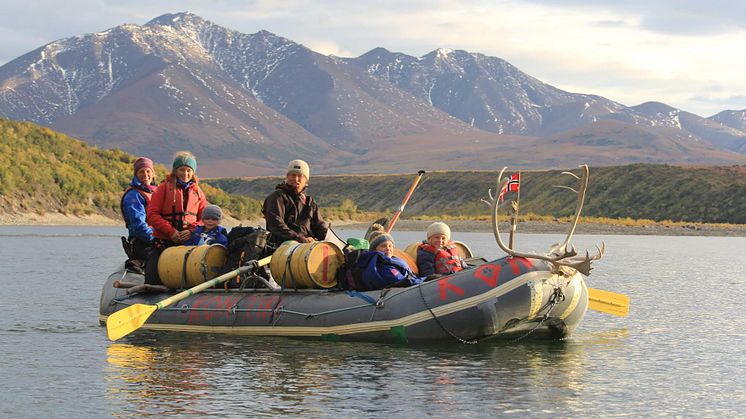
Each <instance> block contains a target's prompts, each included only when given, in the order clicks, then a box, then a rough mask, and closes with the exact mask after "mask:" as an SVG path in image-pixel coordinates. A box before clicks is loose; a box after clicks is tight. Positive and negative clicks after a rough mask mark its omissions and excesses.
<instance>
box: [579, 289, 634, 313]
mask: <svg viewBox="0 0 746 419" xmlns="http://www.w3.org/2000/svg"><path fill="white" fill-rule="evenodd" d="M588 308H590V309H591V310H596V311H600V312H602V313H608V314H613V315H615V316H626V315H627V313H629V296H627V295H624V294H617V293H615V292H611V291H604V290H600V289H596V288H588Z"/></svg>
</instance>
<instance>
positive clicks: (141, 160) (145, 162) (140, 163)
mask: <svg viewBox="0 0 746 419" xmlns="http://www.w3.org/2000/svg"><path fill="white" fill-rule="evenodd" d="M132 166H133V167H134V168H135V176H137V172H139V171H140V169H142V168H143V167H149V168H150V169H151V170H155V169H153V160H150V159H149V158H147V157H138V158H137V160H135V163H134V164H133V165H132Z"/></svg>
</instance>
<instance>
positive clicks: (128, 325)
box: [106, 256, 272, 340]
mask: <svg viewBox="0 0 746 419" xmlns="http://www.w3.org/2000/svg"><path fill="white" fill-rule="evenodd" d="M270 260H272V256H267V257H266V258H264V259H261V260H259V261H257V262H256V263H254V264H250V265H245V266H241V267H240V268H238V269H236V270H233V271H230V272H228V273H226V274H223V275H220V276H219V277H217V278H213V279H211V280H209V281H207V282H204V283H202V284H199V285H197V286H195V287H192V288H189V289H188V290H185V291H182V292H180V293H178V294H176V295H174V296H171V297H168V298H166V299H165V300H163V301H161V302H159V303H157V304H155V305H150V304H135V305H131V306H129V307H127V308H125V309H122V310H119V311H117V312H116V313H114V314H112V315H110V316H109V318H108V319H106V333H107V335H108V336H109V339H111V340H117V339H119V338H122V337H124V336H127V335H129V334H130V333H132V332H134V331H135V330H137V329H139V328H140V326H142V325H143V324H145V322H146V321H147V320H148V318H149V317H150V315H151V314H153V312H154V311H156V310H158V309H159V308H164V307H168V306H170V305H171V304H173V303H176V302H179V301H181V300H183V299H185V298H187V297H189V296H192V295H194V294H197V293H199V292H202V291H204V290H206V289H208V288H210V287H213V286H215V285H218V284H220V283H223V282H225V281H228V280H229V279H231V278H234V277H235V276H236V275H239V274H242V273H245V272H248V271H249V270H251V269H256V268H258V267H260V266H264V265H266V264H268V263H269V262H270Z"/></svg>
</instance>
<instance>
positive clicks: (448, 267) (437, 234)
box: [417, 222, 466, 276]
mask: <svg viewBox="0 0 746 419" xmlns="http://www.w3.org/2000/svg"><path fill="white" fill-rule="evenodd" d="M417 268H419V270H420V275H421V276H429V275H432V274H440V275H448V274H452V273H454V272H459V271H461V270H462V269H464V268H466V263H464V260H463V259H461V257H460V256H459V254H458V248H457V247H456V246H455V245H454V244H453V242H452V241H451V228H450V227H448V224H446V223H441V222H437V223H432V224H430V226H429V227H428V228H427V240H426V241H423V242H422V244H420V245H419V247H418V248H417Z"/></svg>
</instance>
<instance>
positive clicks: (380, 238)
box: [368, 231, 394, 250]
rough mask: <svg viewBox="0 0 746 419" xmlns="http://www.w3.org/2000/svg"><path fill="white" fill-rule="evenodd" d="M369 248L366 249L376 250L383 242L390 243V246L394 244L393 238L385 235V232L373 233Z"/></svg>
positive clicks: (387, 234)
mask: <svg viewBox="0 0 746 419" xmlns="http://www.w3.org/2000/svg"><path fill="white" fill-rule="evenodd" d="M368 240H369V241H370V247H369V248H368V249H370V250H376V248H377V247H378V246H380V245H381V244H383V243H385V242H391V244H394V238H393V237H391V234H389V233H386V232H385V231H374V232H373V233H371V235H370V239H368Z"/></svg>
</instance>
